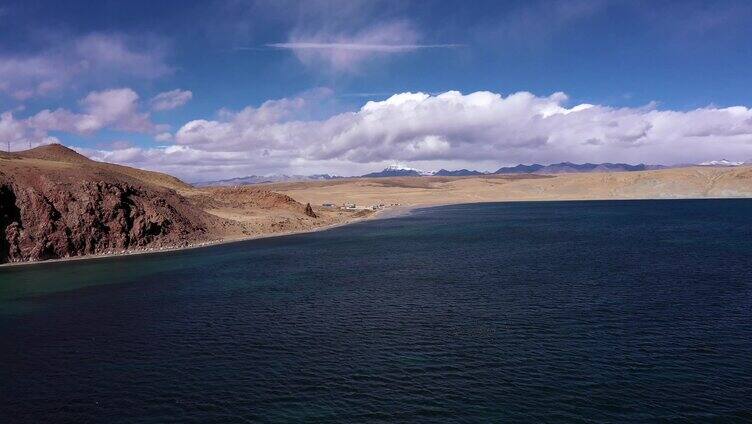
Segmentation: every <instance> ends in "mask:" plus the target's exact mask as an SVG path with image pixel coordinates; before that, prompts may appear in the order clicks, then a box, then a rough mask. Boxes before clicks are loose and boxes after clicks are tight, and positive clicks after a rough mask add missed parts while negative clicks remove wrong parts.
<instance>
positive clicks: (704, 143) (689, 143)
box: [0, 89, 752, 180]
mask: <svg viewBox="0 0 752 424" xmlns="http://www.w3.org/2000/svg"><path fill="white" fill-rule="evenodd" d="M316 99H318V97H316V96H311V95H310V94H307V95H303V96H301V97H294V98H285V99H279V100H270V101H267V102H264V103H263V104H261V105H260V106H256V107H254V106H248V107H246V108H244V109H241V110H239V111H232V110H224V109H223V110H220V111H219V112H218V113H217V115H216V117H215V118H213V119H197V120H192V121H189V122H186V123H185V124H184V125H182V126H181V127H180V128H179V129H178V130H177V131H176V132H175V133H174V134H172V133H169V132H165V131H164V129H162V128H159V126H157V125H155V124H153V123H151V121H149V119H148V118H149V116H148V114H147V113H142V112H139V111H138V108H137V102H138V96H137V95H136V93H134V92H133V91H132V90H129V89H116V90H107V91H103V92H93V93H91V94H89V95H88V96H86V97H85V98H84V99H82V100H81V109H82V111H81V112H77V113H76V112H71V111H67V110H63V109H58V110H55V111H49V110H47V111H42V112H39V113H37V114H36V115H33V116H31V117H29V118H27V119H24V120H19V119H16V118H15V117H14V115H13V113H12V112H6V113H4V114H2V115H0V137H3V139H8V140H14V142H16V143H26V142H32V141H33V142H35V143H42V142H45V141H47V142H49V141H50V140H51V139H50V137H49V136H48V134H47V132H48V131H53V130H54V131H63V132H72V133H77V134H87V133H91V132H93V131H97V130H99V129H103V128H116V129H121V130H132V131H137V132H147V133H150V134H152V135H153V136H154V137H155V139H157V140H158V141H160V142H163V143H167V145H166V146H157V147H153V148H142V147H136V146H126V145H122V146H120V147H123V148H117V147H115V146H112V147H111V148H110V149H102V150H89V151H86V152H87V153H86V154H89V155H90V156H92V157H94V158H96V159H100V160H107V161H114V162H118V163H123V164H128V165H134V166H138V167H144V168H149V169H156V170H162V171H166V172H170V173H174V174H177V175H179V176H182V177H184V178H187V179H189V180H199V179H208V178H223V177H231V176H238V175H247V174H257V175H264V174H270V173H280V172H286V173H320V172H331V173H338V174H344V175H352V174H358V173H362V172H363V171H367V170H374V169H378V168H380V167H381V166H383V165H384V164H386V163H389V162H393V161H398V162H402V163H405V164H408V165H410V166H413V167H417V168H428V169H433V168H438V167H445V168H452V167H463V168H479V169H486V170H494V169H496V167H498V166H500V165H510V164H516V163H531V162H538V163H551V162H560V161H573V162H586V161H589V162H629V163H641V162H642V163H662V164H677V163H698V162H702V161H706V160H710V159H718V158H725V159H729V160H733V161H744V160H748V159H750V158H752V109H750V108H748V107H745V106H733V107H715V106H708V107H704V108H699V109H694V110H688V111H677V110H662V109H660V108H658V107H657V106H656V105H655V104H649V105H646V106H644V107H639V108H614V107H610V106H607V105H594V104H576V105H570V104H569V101H568V98H567V96H566V95H565V94H564V93H554V94H552V95H549V96H536V95H534V94H531V93H528V92H518V93H513V94H510V95H507V96H504V95H501V94H498V93H493V92H488V91H479V92H474V93H468V94H463V93H460V92H457V91H448V92H445V93H442V94H437V95H431V94H426V93H420V92H416V93H411V92H408V93H400V94H395V95H393V96H391V97H389V98H387V99H386V100H382V101H370V102H367V103H365V104H364V105H363V106H362V107H360V108H359V109H358V110H355V111H350V112H344V113H337V114H334V115H332V116H329V117H328V118H325V119H310V118H309V117H308V114H307V112H306V110H307V109H309V108H310V107H311V106H313V105H316V104H318V101H317V100H316Z"/></svg>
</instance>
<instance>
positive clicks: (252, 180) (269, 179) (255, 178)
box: [193, 174, 342, 187]
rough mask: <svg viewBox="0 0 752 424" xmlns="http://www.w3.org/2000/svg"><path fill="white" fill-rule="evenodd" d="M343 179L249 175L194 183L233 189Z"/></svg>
mask: <svg viewBox="0 0 752 424" xmlns="http://www.w3.org/2000/svg"><path fill="white" fill-rule="evenodd" d="M337 178H342V177H339V176H336V175H329V174H314V175H285V174H281V175H266V176H263V175H249V176H247V177H238V178H230V179H227V180H216V181H201V182H196V183H193V185H194V186H195V187H210V186H211V187H231V186H240V185H250V184H263V183H279V182H294V181H320V180H334V179H337Z"/></svg>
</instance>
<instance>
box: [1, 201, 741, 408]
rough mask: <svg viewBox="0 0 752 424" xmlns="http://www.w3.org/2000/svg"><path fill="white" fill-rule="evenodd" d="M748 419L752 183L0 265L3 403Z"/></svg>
mask: <svg viewBox="0 0 752 424" xmlns="http://www.w3.org/2000/svg"><path fill="white" fill-rule="evenodd" d="M684 419H689V420H692V421H703V422H704V421H718V422H749V421H752V201H750V200H676V201H625V202H621V201H611V202H550V203H507V204H481V205H461V206H447V207H439V208H432V209H423V210H417V211H414V212H413V213H412V214H411V215H408V216H404V217H400V218H394V219H387V220H380V221H372V222H365V223H360V224H356V225H352V226H348V227H342V228H338V229H334V230H330V231H325V232H320V233H313V234H306V235H298V236H289V237H281V238H274V239H266V240H257V241H249V242H242V243H236V244H231V245H225V246H219V247H212V248H205V249H200V250H191V251H184V252H179V253H169V254H161V255H154V256H142V257H128V258H119V259H106V260H96V261H84V262H72V263H57V264H45V265H40V266H34V267H26V268H5V269H1V270H0V422H29V423H43V422H77V423H85V422H106V423H121V422H153V423H162V422H176V421H179V422H200V423H207V422H235V421H237V422H242V421H245V422H340V423H354V422H385V423H401V422H432V423H441V422H447V423H448V422H509V421H512V422H519V421H527V422H542V421H548V422H652V421H670V422H680V421H683V420H684Z"/></svg>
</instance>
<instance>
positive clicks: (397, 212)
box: [0, 205, 440, 270]
mask: <svg viewBox="0 0 752 424" xmlns="http://www.w3.org/2000/svg"><path fill="white" fill-rule="evenodd" d="M431 206H440V205H425V207H431ZM418 207H424V206H423V205H410V206H407V205H400V206H396V207H392V208H389V209H382V210H379V211H376V212H375V213H373V214H371V215H369V216H367V217H362V218H354V219H351V220H347V221H343V222H337V223H334V224H329V225H323V226H321V227H314V228H310V229H305V230H295V231H283V232H278V233H267V234H257V235H253V236H247V237H238V238H232V239H221V240H217V241H207V242H203V243H199V244H196V245H191V246H181V247H165V248H162V249H158V250H129V251H126V252H123V253H112V254H103V255H82V256H72V257H69V258H59V259H47V260H43V261H26V262H9V263H4V264H0V270H2V269H3V268H11V267H25V266H34V265H44V264H55V263H63V262H73V261H91V260H96V259H111V258H119V257H126V256H141V255H155V254H160V253H174V252H180V251H183V250H193V249H202V248H208V247H214V246H222V245H227V244H232V243H240V242H244V241H250V240H261V239H268V238H273V237H285V236H292V235H298V234H308V233H315V232H319V231H326V230H331V229H334V228H338V227H344V226H346V225H350V224H356V223H358V222H365V221H370V220H376V219H388V218H395V217H398V216H403V215H405V214H407V213H409V212H410V210H412V209H415V208H418Z"/></svg>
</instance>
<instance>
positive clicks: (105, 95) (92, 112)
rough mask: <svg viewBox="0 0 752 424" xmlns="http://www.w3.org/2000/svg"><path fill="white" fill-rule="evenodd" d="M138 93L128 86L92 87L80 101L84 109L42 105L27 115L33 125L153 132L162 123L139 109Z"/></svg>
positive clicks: (85, 130)
mask: <svg viewBox="0 0 752 424" xmlns="http://www.w3.org/2000/svg"><path fill="white" fill-rule="evenodd" d="M138 98H139V97H138V94H136V92H135V91H133V90H131V89H130V88H118V89H110V90H104V91H93V92H91V93H89V94H88V95H87V96H86V97H84V98H83V99H82V100H81V101H80V104H81V107H82V109H83V112H84V113H75V112H71V111H69V110H67V109H56V110H49V109H45V110H42V111H41V112H39V113H37V114H36V115H34V116H32V117H31V118H29V119H28V123H29V125H30V126H31V127H33V128H35V129H41V130H44V131H65V132H69V133H76V134H92V133H94V132H96V131H99V130H101V129H103V128H107V127H109V128H113V129H116V130H120V131H128V132H137V133H153V132H155V131H157V130H158V129H160V128H161V127H160V126H158V125H156V124H154V123H152V122H151V120H150V118H149V114H148V113H141V112H139V111H138Z"/></svg>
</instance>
